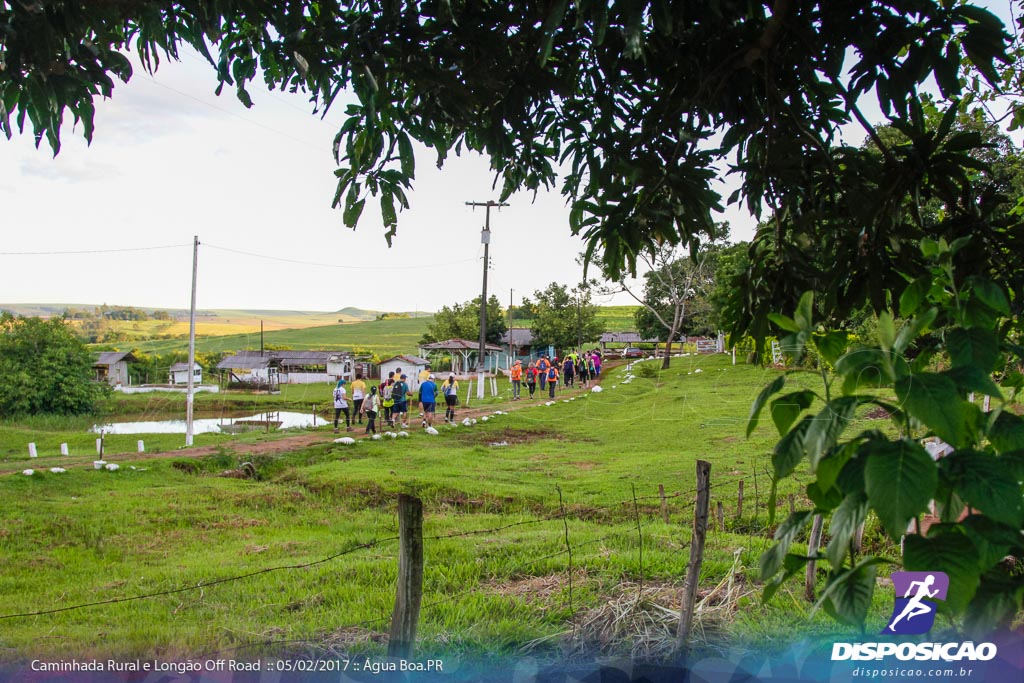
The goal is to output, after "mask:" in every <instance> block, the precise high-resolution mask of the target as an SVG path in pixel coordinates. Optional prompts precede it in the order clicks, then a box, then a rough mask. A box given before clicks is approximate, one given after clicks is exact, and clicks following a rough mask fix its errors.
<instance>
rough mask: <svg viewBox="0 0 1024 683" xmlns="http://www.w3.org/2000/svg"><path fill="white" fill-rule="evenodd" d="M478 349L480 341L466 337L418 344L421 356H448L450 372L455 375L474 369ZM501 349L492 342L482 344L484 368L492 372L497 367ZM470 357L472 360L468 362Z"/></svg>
mask: <svg viewBox="0 0 1024 683" xmlns="http://www.w3.org/2000/svg"><path fill="white" fill-rule="evenodd" d="M479 350H480V342H476V341H469V340H468V339H446V340H444V341H440V342H434V343H432V344H423V345H422V346H420V355H421V356H427V357H431V356H438V355H440V356H445V355H447V356H449V357H450V358H451V363H452V365H451V368H452V372H454V373H455V374H457V375H460V374H466V373H469V372H472V371H473V370H475V369H476V356H477V354H478V352H479ZM502 351H503V349H502V348H501V347H500V346H495V345H494V344H486V345H485V346H484V370H486V371H488V372H494V371H495V370H497V368H498V354H499V353H501V352H502ZM470 358H473V359H474V360H473V361H472V363H471V362H470Z"/></svg>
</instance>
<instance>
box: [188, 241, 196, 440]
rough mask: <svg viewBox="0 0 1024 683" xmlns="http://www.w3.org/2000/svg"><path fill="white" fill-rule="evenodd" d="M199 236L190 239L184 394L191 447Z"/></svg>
mask: <svg viewBox="0 0 1024 683" xmlns="http://www.w3.org/2000/svg"><path fill="white" fill-rule="evenodd" d="M198 268H199V235H195V236H194V237H193V238H192V307H191V308H190V309H189V314H188V388H187V389H186V392H185V445H186V446H191V445H192V436H193V430H192V403H193V402H194V399H195V370H194V369H193V368H194V367H195V364H196V274H197V273H198V272H199V270H198Z"/></svg>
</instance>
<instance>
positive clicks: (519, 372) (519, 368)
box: [508, 360, 523, 401]
mask: <svg viewBox="0 0 1024 683" xmlns="http://www.w3.org/2000/svg"><path fill="white" fill-rule="evenodd" d="M508 377H509V379H511V380H512V400H513V401H518V400H519V398H520V397H519V391H520V389H521V387H522V386H523V361H521V360H517V361H516V362H515V363H513V365H512V367H511V368H510V369H509V371H508Z"/></svg>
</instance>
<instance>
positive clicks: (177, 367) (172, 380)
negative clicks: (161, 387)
mask: <svg viewBox="0 0 1024 683" xmlns="http://www.w3.org/2000/svg"><path fill="white" fill-rule="evenodd" d="M167 383H168V384H188V363H175V364H174V365H172V366H171V370H170V372H169V373H168V376H167ZM192 383H193V384H202V383H203V366H202V365H200V364H199V363H194V364H193V365H192Z"/></svg>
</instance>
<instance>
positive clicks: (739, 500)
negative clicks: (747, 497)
mask: <svg viewBox="0 0 1024 683" xmlns="http://www.w3.org/2000/svg"><path fill="white" fill-rule="evenodd" d="M742 518H743V480H742V479H740V490H739V493H737V494H736V519H742Z"/></svg>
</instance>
